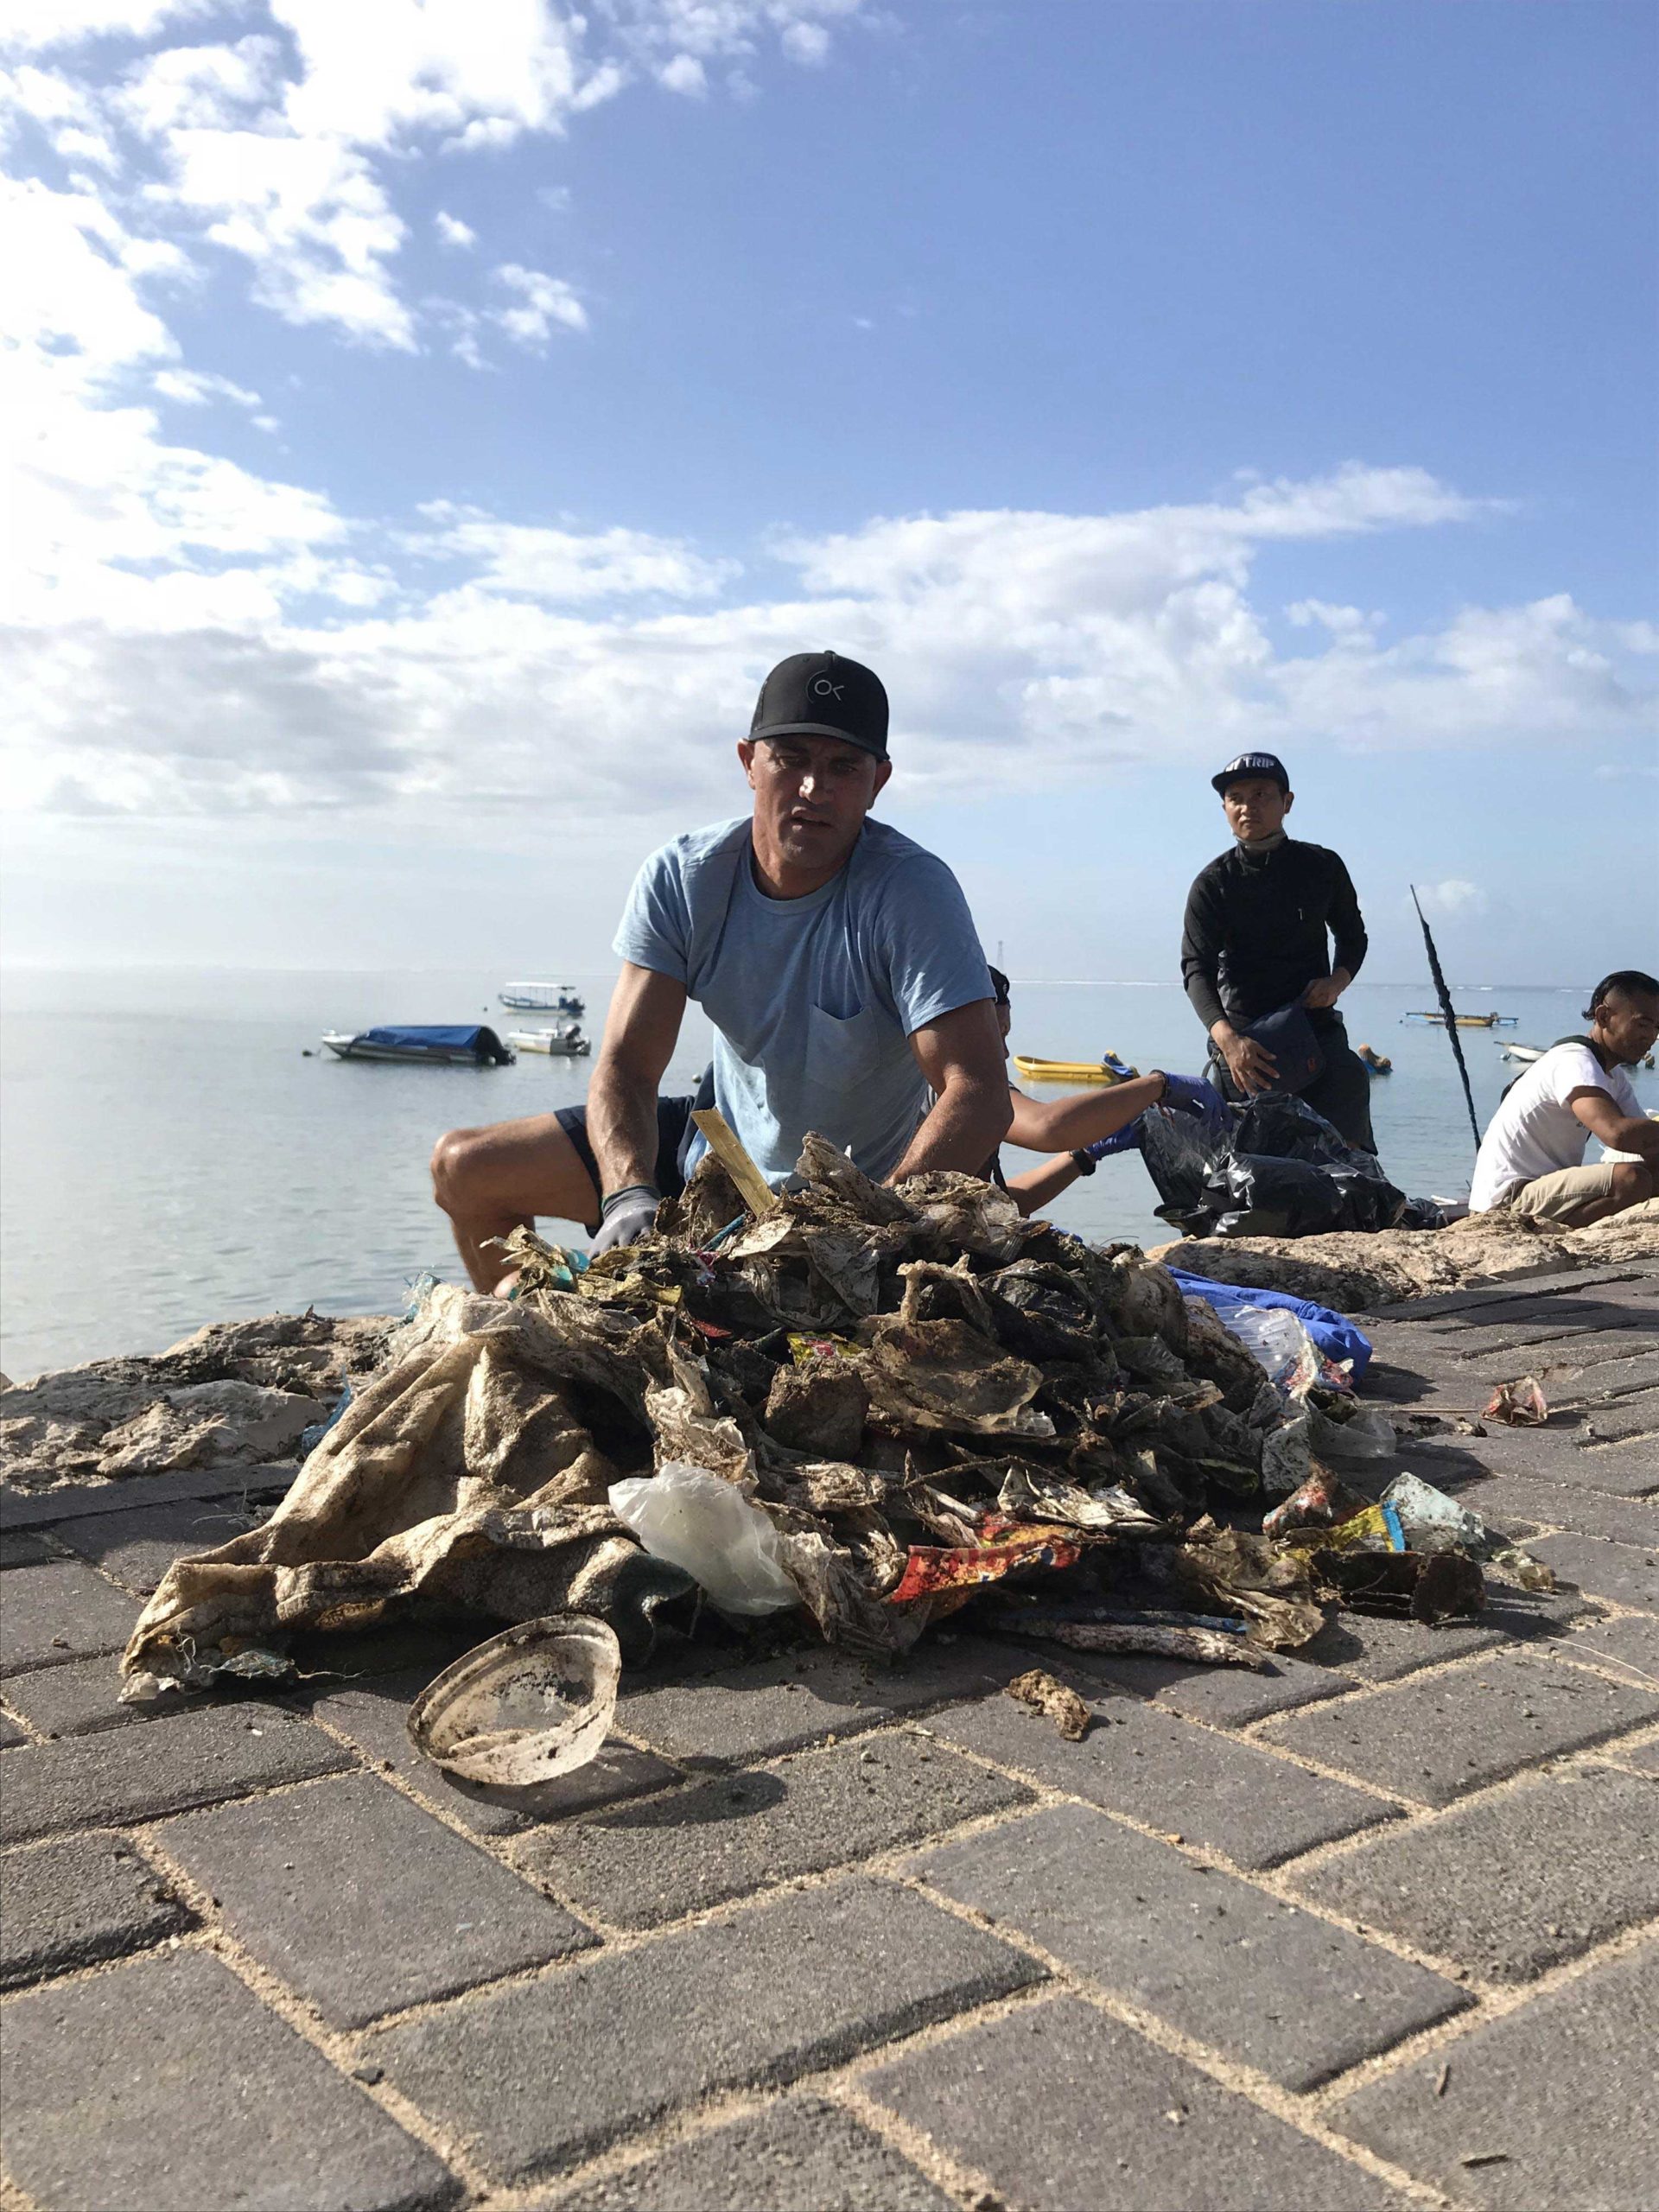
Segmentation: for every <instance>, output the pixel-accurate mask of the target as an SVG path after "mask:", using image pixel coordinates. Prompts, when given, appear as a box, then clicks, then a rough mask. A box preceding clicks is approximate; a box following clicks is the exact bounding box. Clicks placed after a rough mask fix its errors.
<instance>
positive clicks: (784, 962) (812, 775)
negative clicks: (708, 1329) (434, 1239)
mask: <svg viewBox="0 0 1659 2212" xmlns="http://www.w3.org/2000/svg"><path fill="white" fill-rule="evenodd" d="M737 750H738V757H739V759H740V760H741V762H742V764H743V768H744V772H745V773H746V774H747V778H748V781H749V786H750V789H751V790H752V791H753V793H754V804H753V811H752V813H751V814H749V815H747V816H746V817H741V818H740V819H738V820H736V821H731V822H721V823H715V825H714V826H713V827H712V828H710V829H697V830H693V831H692V832H690V835H689V836H683V837H677V838H676V839H675V840H674V841H673V842H672V843H671V844H667V845H664V847H663V848H662V849H661V850H660V851H658V852H655V853H653V854H652V855H651V857H650V859H649V860H647V861H646V862H645V866H644V867H643V868H641V869H640V871H639V875H638V876H637V878H636V879H635V881H634V886H633V890H632V893H631V895H630V897H629V899H628V905H627V909H626V912H625V913H624V915H623V917H622V924H621V927H620V930H619V931H618V932H617V938H616V944H615V950H617V952H619V953H620V955H621V957H622V963H623V965H622V973H621V976H620V980H619V982H618V983H617V987H616V991H615V994H614V995H613V998H612V1001H611V1008H610V1013H609V1015H608V1016H607V1020H606V1026H605V1041H604V1045H603V1047H602V1049H601V1053H600V1058H599V1063H598V1065H597V1066H596V1067H595V1069H594V1079H593V1083H592V1085H591V1086H590V1088H589V1090H588V1103H587V1105H586V1107H585V1108H582V1107H577V1108H565V1109H563V1110H562V1111H560V1112H559V1113H557V1114H538V1115H533V1116H530V1117H529V1118H528V1119H526V1120H524V1121H518V1122H502V1123H499V1124H498V1125H497V1126H496V1127H495V1128H484V1129H457V1130H452V1131H451V1132H450V1134H449V1135H448V1136H446V1137H444V1138H442V1140H441V1141H440V1142H439V1145H438V1147H437V1150H436V1152H435V1154H434V1155H433V1164H432V1165H433V1178H434V1183H435V1189H436V1193H437V1199H438V1203H439V1205H441V1206H442V1207H443V1209H444V1211H446V1212H447V1213H448V1215H449V1216H450V1217H451V1219H452V1221H453V1223H454V1230H455V1240H456V1243H458V1244H459V1245H460V1248H461V1256H462V1257H463V1259H465V1261H466V1262H467V1268H468V1271H469V1272H470V1273H471V1274H472V1277H473V1280H474V1282H475V1283H477V1284H478V1286H479V1287H480V1289H487V1288H489V1287H492V1285H493V1283H494V1282H495V1281H496V1279H497V1277H498V1276H499V1272H500V1266H499V1257H497V1258H492V1257H491V1255H490V1254H489V1252H488V1251H487V1250H486V1249H485V1248H486V1245H487V1243H488V1242H489V1240H490V1239H492V1238H494V1237H499V1236H505V1235H506V1233H507V1232H508V1230H511V1229H512V1228H514V1227H516V1226H517V1225H518V1224H520V1223H523V1222H529V1221H531V1220H533V1219H534V1218H535V1217H536V1216H537V1215H539V1214H556V1215H560V1216H562V1217H564V1218H565V1219H567V1220H575V1221H580V1222H582V1223H584V1224H587V1225H588V1227H589V1228H590V1229H592V1228H594V1225H595V1224H597V1233H596V1236H595V1238H594V1249H596V1250H600V1251H602V1250H605V1249H607V1247H609V1246H611V1245H613V1244H626V1243H632V1242H633V1241H634V1240H635V1239H636V1238H637V1237H639V1236H643V1235H644V1234H645V1231H646V1230H648V1229H649V1228H650V1226H651V1224H652V1217H653V1215H654V1214H655V1212H656V1210H657V1205H658V1199H659V1198H662V1197H663V1196H664V1193H665V1192H668V1191H670V1190H673V1189H677V1188H679V1187H680V1185H681V1184H682V1183H683V1179H684V1176H685V1175H686V1174H688V1173H690V1169H691V1168H692V1167H693V1166H695V1165H696V1160H697V1159H698V1158H699V1157H700V1155H701V1154H702V1150H703V1144H702V1137H701V1136H700V1135H698V1134H697V1133H696V1130H695V1129H690V1131H689V1141H688V1134H687V1133H688V1128H689V1116H690V1106H691V1103H692V1102H691V1101H690V1100H689V1099H667V1098H659V1097H658V1085H659V1084H660V1083H661V1081H662V1078H663V1075H664V1071H665V1070H666V1068H667V1066H668V1064H669V1060H670V1058H671V1055H672V1052H673V1050H674V1046H675V1043H676V1041H677V1038H678V1036H679V1030H680V1022H681V1020H682V1017H683V1014H684V1011H685V1006H686V1001H687V1000H688V999H692V1000H695V1001H696V1003H697V1004H698V1005H699V1006H701V1007H702V1009H703V1011H704V1013H705V1014H708V1016H709V1020H711V1021H712V1022H713V1024H714V1029H715V1057H714V1062H713V1065H712V1067H711V1069H710V1071H709V1078H708V1080H707V1082H706V1084H705V1090H712V1100H711V1102H706V1103H713V1104H714V1105H715V1106H717V1107H718V1108H719V1109H720V1110H721V1113H722V1114H723V1115H724V1116H725V1117H726V1119H727V1121H728V1122H730V1124H731V1126H732V1128H734V1130H735V1131H736V1133H737V1135H738V1136H739V1137H740V1138H741V1141H742V1142H743V1144H744V1146H745V1147H747V1151H748V1152H749V1154H751V1156H752V1157H753V1160H755V1162H756V1163H757V1165H758V1166H760V1170H761V1173H763V1174H765V1175H766V1177H767V1178H768V1179H769V1180H770V1181H772V1183H774V1184H777V1183H781V1182H782V1181H783V1180H784V1179H785V1177H786V1176H788V1175H789V1174H790V1173H791V1170H792V1169H793V1167H794V1165H795V1161H796V1159H797V1157H798V1154H799V1152H800V1148H801V1140H802V1139H803V1138H804V1136H805V1135H806V1133H807V1131H808V1130H809V1129H816V1130H817V1132H818V1133H819V1135H822V1136H825V1137H828V1138H829V1141H831V1142H832V1143H833V1144H836V1145H839V1146H841V1147H844V1148H845V1149H846V1150H848V1151H849V1152H850V1153H851V1154H852V1156H853V1158H854V1160H856V1161H857V1163H858V1165H859V1166H861V1167H862V1168H863V1169H864V1170H865V1172H866V1173H868V1174H870V1175H874V1176H876V1177H878V1178H885V1179H889V1180H892V1181H895V1182H896V1181H899V1180H900V1179H902V1178H903V1177H905V1176H906V1175H913V1174H919V1173H921V1172H922V1171H923V1170H924V1169H926V1168H957V1169H960V1170H962V1171H963V1172H964V1173H969V1174H978V1173H981V1172H982V1170H983V1168H984V1166H985V1164H986V1162H987V1161H988V1160H989V1159H990V1158H991V1157H992V1155H993V1154H995V1150H996V1147H997V1146H998V1144H999V1143H1000V1142H1001V1139H1002V1138H1003V1136H1004V1135H1006V1134H1007V1128H1008V1123H1009V1119H1010V1116H1011V1113H1012V1106H1011V1101H1010V1096H1009V1091H1008V1084H1007V1071H1006V1068H1005V1066H1004V1064H1003V1056H1002V1040H1001V1031H1000V1029H999V1027H998V1023H997V1017H996V1012H995V1001H994V994H993V992H992V988H991V981H990V974H989V971H988V968H987V966H986V963H985V956H984V954H983V953H982V951H981V950H980V944H979V939H978V937H977V935H976V932H975V929H974V925H973V920H972V918H971V917H970V915H969V912H968V906H967V902H966V901H965V899H963V895H962V891H961V889H960V887H959V886H958V885H957V880H956V878H955V877H954V876H953V875H952V874H951V873H950V869H949V868H946V867H945V865H944V862H943V861H939V860H936V859H935V858H934V857H933V855H931V853H927V852H924V851H923V849H922V848H921V847H920V846H919V845H917V844H915V843H913V842H912V841H911V839H910V838H908V837H906V836H902V835H901V834H900V832H899V831H898V830H896V829H890V828H889V827H888V826H887V823H883V822H875V821H872V820H871V819H870V818H869V813H870V808H871V807H872V805H873V804H874V801H875V798H876V796H877V794H878V793H879V792H880V791H881V789H882V787H883V786H884V785H885V784H886V783H887V779H888V777H889V776H890V775H891V773H892V764H891V762H890V761H889V760H888V758H887V693H886V691H885V690H883V689H882V686H881V683H880V680H879V678H878V677H875V676H874V674H873V673H872V672H871V671H870V670H868V668H864V667H862V666H861V665H860V664H859V663H858V662H857V661H852V660H846V659H843V658H842V656H841V655H840V654H838V653H827V652H826V653H797V654H795V655H793V656H792V657H791V658H790V659H788V660H785V661H782V662H780V663H779V665H778V666H777V667H776V668H774V669H773V670H772V673H771V675H770V676H768V677H767V678H766V682H765V683H764V684H763V685H762V686H761V689H760V700H759V702H758V703H757V704H756V707H755V710H754V718H753V723H752V725H751V727H750V731H749V734H748V736H747V739H745V740H744V741H742V742H741V743H740V745H739V746H738V748H737Z"/></svg>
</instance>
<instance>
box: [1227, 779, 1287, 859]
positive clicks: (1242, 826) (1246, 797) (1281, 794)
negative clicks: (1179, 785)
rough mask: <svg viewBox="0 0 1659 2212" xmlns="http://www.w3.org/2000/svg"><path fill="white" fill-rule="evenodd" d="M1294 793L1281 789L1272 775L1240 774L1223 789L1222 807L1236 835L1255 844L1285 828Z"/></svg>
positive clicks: (1229, 826) (1230, 827)
mask: <svg viewBox="0 0 1659 2212" xmlns="http://www.w3.org/2000/svg"><path fill="white" fill-rule="evenodd" d="M1293 798H1294V793H1292V792H1290V791H1281V790H1280V788H1279V785H1278V784H1277V783H1276V782H1275V781H1274V779H1273V778H1272V777H1271V776H1240V777H1239V778H1238V779H1237V780H1236V782H1234V783H1230V784H1229V785H1228V786H1227V788H1226V790H1225V791H1223V793H1222V795H1221V809H1222V812H1223V813H1224V815H1225V816H1226V817H1227V827H1228V828H1229V829H1230V830H1231V831H1232V833H1233V835H1234V836H1235V837H1242V838H1243V839H1245V840H1246V841H1247V842H1249V843H1251V844H1254V843H1255V841H1256V839H1257V838H1258V837H1271V836H1272V835H1273V833H1274V830H1275V829H1283V828H1284V826H1285V817H1286V816H1287V814H1288V813H1289V812H1290V809H1291V803H1292V800H1293Z"/></svg>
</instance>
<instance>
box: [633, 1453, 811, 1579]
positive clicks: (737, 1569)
mask: <svg viewBox="0 0 1659 2212" xmlns="http://www.w3.org/2000/svg"><path fill="white" fill-rule="evenodd" d="M610 1501H611V1510H612V1511H613V1513H614V1514H615V1515H616V1517H617V1518H618V1520H619V1521H621V1522H625V1523H626V1526H627V1527H628V1528H630V1529H632V1531H633V1533H634V1535H636V1536H638V1537H639V1541H640V1542H641V1543H642V1544H643V1545H644V1546H645V1549H646V1550H647V1551H648V1552H649V1553H650V1554H652V1558H653V1559H665V1560H670V1561H671V1563H672V1564H673V1565H674V1566H675V1567H683V1568H684V1570H685V1572H686V1573H688V1574H689V1575H690V1576H692V1577H693V1579H694V1580H696V1581H697V1582H698V1583H700V1584H701V1585H702V1588H703V1589H704V1590H705V1591H707V1592H708V1593H709V1601H710V1603H711V1604H713V1605H715V1606H717V1607H718V1608H719V1610H720V1611H721V1612H722V1613H736V1614H739V1615H747V1614H753V1613H777V1612H781V1611H783V1610H784V1608H785V1606H787V1605H798V1604H799V1603H800V1595H799V1592H798V1591H797V1589H796V1587H795V1585H794V1584H793V1583H792V1582H791V1580H790V1579H789V1576H788V1574H787V1573H785V1568H784V1563H783V1552H784V1547H783V1541H782V1539H781V1538H780V1537H779V1534H778V1531H777V1529H775V1528H773V1526H772V1522H770V1521H769V1520H768V1519H767V1518H766V1515H765V1514H764V1513H763V1512H762V1511H761V1510H760V1507H759V1506H758V1505H753V1504H751V1503H750V1502H749V1500H748V1499H747V1497H744V1495H743V1493H742V1491H741V1490H739V1489H738V1488H737V1486H736V1485H735V1484H733V1483H729V1482H728V1481H726V1479H725V1478H724V1477H722V1476H720V1475H711V1474H709V1472H708V1471H706V1469H704V1468H702V1467H694V1466H692V1465H690V1463H689V1462H688V1461H686V1460H683V1459H670V1460H668V1461H667V1462H666V1463H665V1464H664V1465H663V1466H661V1467H659V1468H658V1471H657V1472H656V1473H655V1474H654V1475H651V1476H635V1477H633V1478H631V1479H630V1480H628V1481H626V1482H620V1483H613V1484H612V1485H611V1490H610Z"/></svg>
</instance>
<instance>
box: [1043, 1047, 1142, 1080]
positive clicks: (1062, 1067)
mask: <svg viewBox="0 0 1659 2212" xmlns="http://www.w3.org/2000/svg"><path fill="white" fill-rule="evenodd" d="M1014 1067H1015V1069H1016V1071H1018V1072H1019V1073H1020V1075H1022V1076H1024V1077H1025V1079H1026V1081H1027V1083H1064V1084H1069V1085H1071V1086H1073V1087H1076V1086H1077V1085H1079V1084H1090V1083H1102V1084H1109V1083H1128V1082H1129V1081H1131V1080H1132V1078H1133V1077H1135V1076H1137V1075H1139V1074H1140V1072H1141V1071H1140V1069H1139V1068H1132V1067H1131V1066H1130V1065H1129V1064H1128V1061H1127V1060H1121V1059H1119V1058H1118V1057H1117V1054H1116V1052H1103V1053H1102V1055H1101V1057H1100V1058H1099V1059H1097V1060H1044V1059H1039V1058H1036V1057H1035V1056H1034V1055H1033V1054H1032V1053H1030V1052H1016V1053H1015V1054H1014Z"/></svg>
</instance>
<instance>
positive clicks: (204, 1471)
mask: <svg viewBox="0 0 1659 2212" xmlns="http://www.w3.org/2000/svg"><path fill="white" fill-rule="evenodd" d="M294 1475H295V1469H294V1467H293V1465H292V1464H291V1463H289V1464H288V1465H283V1464H282V1463H280V1462H278V1463H277V1464H274V1465H269V1466H261V1467H240V1466H237V1467H181V1468H177V1469H175V1470H173V1471H169V1472H168V1473H165V1474H159V1475H124V1476H123V1477H122V1478H120V1479H119V1480H118V1481H116V1482H98V1483H57V1484H54V1485H53V1487H52V1488H51V1489H49V1490H38V1491H32V1490H17V1489H16V1488H14V1486H13V1485H12V1484H10V1483H0V1529H7V1530H9V1529H50V1530H51V1531H52V1534H53V1535H54V1538H55V1536H56V1535H57V1531H58V1530H59V1529H60V1528H61V1527H62V1526H63V1524H64V1523H65V1522H67V1521H78V1520H79V1519H80V1518H81V1517H82V1516H84V1515H86V1514H89V1513H93V1514H96V1513H119V1512H123V1511H124V1510H125V1509H126V1508H127V1507H128V1506H130V1505H138V1506H146V1507H148V1506H152V1505H171V1504H173V1503H175V1501H176V1500H177V1499H179V1498H194V1497H238V1498H249V1499H251V1498H259V1499H261V1500H263V1501H264V1502H265V1503H271V1502H272V1501H273V1500H275V1499H277V1498H279V1497H281V1496H282V1495H283V1491H286V1490H287V1488H288V1486H289V1484H290V1483H291V1482H292V1481H293V1479H294Z"/></svg>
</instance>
